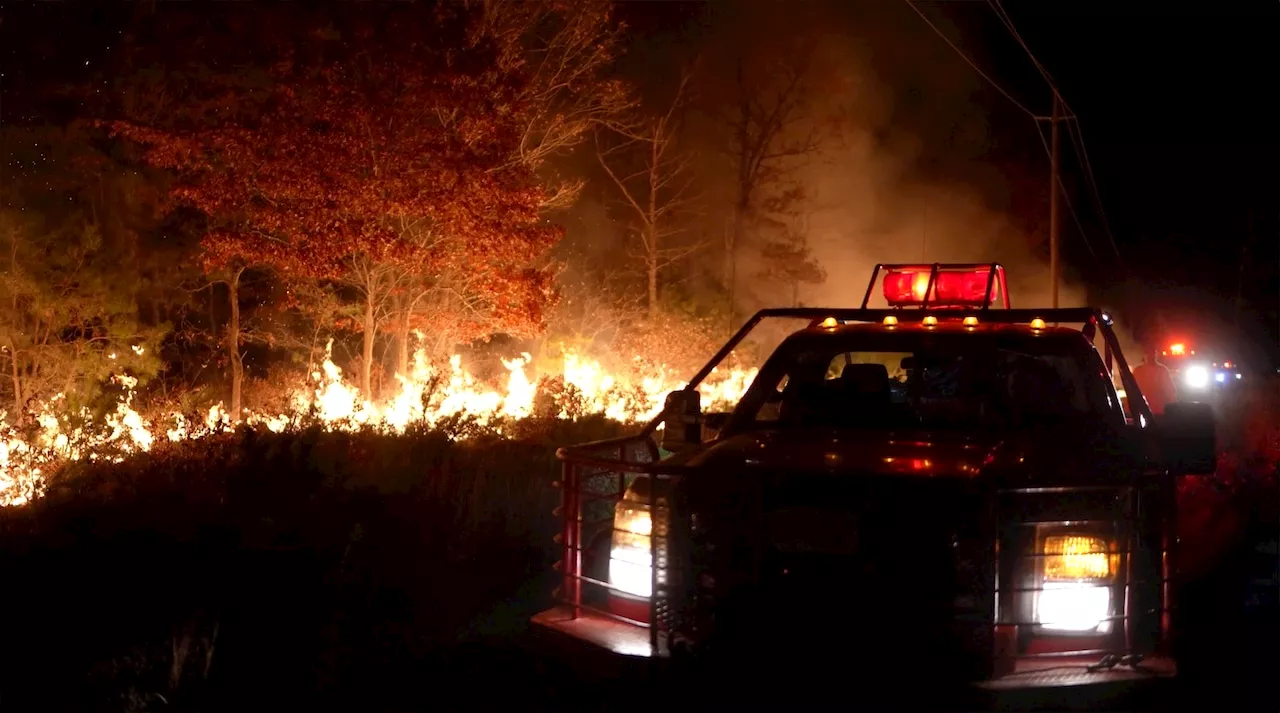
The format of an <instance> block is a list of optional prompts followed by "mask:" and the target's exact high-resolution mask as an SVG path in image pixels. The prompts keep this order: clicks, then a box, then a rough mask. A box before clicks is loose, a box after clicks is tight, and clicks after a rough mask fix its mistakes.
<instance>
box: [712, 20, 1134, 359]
mask: <svg viewBox="0 0 1280 713" xmlns="http://www.w3.org/2000/svg"><path fill="white" fill-rule="evenodd" d="M853 6H859V7H853ZM866 6H871V7H870V8H868V7H866ZM792 7H794V5H788V8H792ZM805 8H806V9H807V11H808V13H809V14H807V15H806V16H799V15H797V16H793V17H790V18H789V19H779V17H778V15H776V14H775V13H774V11H776V10H777V6H765V8H764V10H763V15H764V17H766V18H767V22H766V21H763V20H758V19H757V20H742V22H745V23H748V24H749V25H750V26H751V27H753V28H754V30H755V32H754V39H752V40H747V41H744V40H742V39H741V38H740V34H739V33H741V32H742V29H741V27H740V26H739V27H737V28H735V34H736V35H737V37H738V39H736V43H737V45H738V46H740V47H741V46H749V47H751V48H752V51H756V52H769V51H771V50H772V51H781V52H786V51H789V48H791V47H794V45H791V44H789V43H788V42H786V41H775V40H772V39H771V38H776V37H779V36H781V35H783V34H785V33H784V31H783V30H782V28H783V27H786V26H787V24H791V25H792V28H791V29H792V31H793V32H796V33H799V34H800V35H802V36H806V37H808V38H809V39H808V41H810V42H812V43H813V46H814V47H815V50H814V59H815V61H814V63H813V69H812V70H811V74H810V82H811V84H810V86H809V87H808V89H809V95H808V96H807V97H806V98H805V107H804V113H805V114H806V115H807V116H808V117H810V118H811V120H810V121H806V122H800V123H798V124H797V125H796V126H795V127H794V129H793V135H792V136H784V137H782V138H781V142H786V141H789V140H794V139H795V138H796V136H795V135H794V134H799V133H802V132H810V131H813V130H814V128H815V125H817V124H818V122H825V121H832V120H833V119H834V123H833V126H834V127H835V128H834V130H833V131H831V132H830V133H829V134H828V135H826V136H825V137H824V139H823V141H822V142H821V145H820V150H819V151H818V152H816V153H815V154H814V155H812V156H809V157H804V158H801V159H798V160H797V161H796V162H795V163H793V164H792V165H790V166H788V167H787V169H788V170H789V171H792V172H794V178H795V179H796V181H797V182H798V183H799V184H800V185H801V186H803V187H804V189H805V191H806V193H807V194H808V197H809V205H808V210H807V215H806V216H805V220H804V223H805V227H806V233H807V236H808V243H809V247H810V249H811V250H812V252H813V257H814V259H815V260H816V262H817V263H818V264H820V265H821V266H822V267H823V269H824V270H825V272H826V274H827V279H826V280H825V281H824V282H822V283H820V284H814V285H803V286H802V287H801V289H800V300H801V302H802V303H803V304H807V305H813V306H832V307H836V306H851V305H857V304H860V303H861V301H862V298H863V295H864V293H865V291H866V288H867V281H868V280H869V279H870V276H871V272H872V270H873V268H874V266H875V265H876V264H877V263H902V262H930V263H931V262H992V261H995V262H999V263H1001V264H1003V265H1004V266H1005V267H1006V269H1007V273H1008V279H1009V293H1010V296H1011V299H1012V302H1013V306H1014V307H1028V308H1035V307H1046V308H1047V307H1050V306H1052V304H1053V293H1052V289H1051V280H1050V269H1049V264H1048V252H1049V249H1048V220H1047V215H1036V214H1035V213H1039V212H1041V211H1043V212H1046V213H1047V209H1048V205H1047V202H1048V201H1047V192H1048V185H1047V184H1048V166H1047V157H1045V156H1044V155H1043V153H1041V152H1040V151H1039V150H1036V151H1035V152H1033V153H1022V154H1020V155H1019V156H1017V157H1016V158H1015V159H1014V160H1009V157H1008V156H1007V155H1006V154H1002V153H1001V152H999V151H997V150H996V149H997V147H998V146H999V145H1000V144H1002V143H1008V140H1009V139H1010V138H1011V137H1010V136H1009V135H1010V134H1013V136H1012V139H1014V140H1016V141H1017V142H1018V143H1019V144H1024V145H1027V146H1031V147H1034V148H1036V149H1039V145H1038V139H1037V138H1036V137H1035V134H1034V133H1032V132H1034V131H1036V128H1035V127H1034V126H1033V125H1029V122H1027V121H1026V119H1025V117H1022V116H1018V117H1015V121H1014V122H1003V121H1001V118H1002V117H1001V116H1000V115H998V113H996V112H993V111H992V109H991V108H990V107H986V106H982V105H979V104H978V102H977V99H978V95H977V94H976V90H977V89H979V88H980V83H981V80H980V78H978V77H977V76H976V75H975V74H974V73H973V72H972V70H971V69H970V68H969V67H968V66H966V65H965V64H964V63H963V61H962V60H960V59H959V58H958V57H956V56H955V55H954V54H953V53H952V51H951V50H950V48H948V47H946V46H945V44H944V43H942V41H941V40H940V39H939V38H937V37H936V36H935V35H934V34H933V33H932V31H930V30H929V29H928V28H927V27H926V26H925V25H923V23H921V22H920V21H919V18H918V17H916V16H915V14H914V13H911V12H910V10H909V9H908V8H903V7H902V6H901V5H900V4H898V3H894V4H892V5H890V4H882V3H870V4H865V6H864V5H863V4H859V3H845V4H839V3H836V4H831V5H822V4H818V3H806V4H805ZM953 36H955V35H954V34H953ZM1019 132H1021V133H1019ZM1014 206H1017V207H1018V210H1019V211H1021V212H1014V210H1012V208H1013V207H1014ZM1028 206H1029V207H1030V209H1029V210H1028V209H1027V207H1028ZM1062 218H1063V219H1064V220H1065V218H1066V211H1065V206H1063V212H1062ZM1060 229H1061V231H1062V233H1061V234H1062V236H1063V237H1065V236H1067V235H1068V234H1069V230H1068V226H1067V225H1066V224H1065V223H1063V224H1062V225H1061V226H1060ZM740 260H741V261H742V264H741V265H740V268H739V269H740V272H741V273H743V274H747V275H754V274H757V273H758V272H760V271H761V270H762V269H763V268H764V267H765V265H764V263H763V260H762V258H761V257H760V255H759V253H758V252H754V253H753V252H751V251H748V252H747V253H746V254H744V255H742V256H740ZM751 288H752V289H751V290H750V292H751V293H752V295H751V297H752V298H753V300H752V301H753V302H755V304H754V305H752V306H766V305H779V304H783V305H785V304H789V303H790V299H791V295H790V294H788V293H787V292H785V291H783V290H779V289H778V288H777V286H771V285H768V284H764V283H758V282H757V283H755V284H753V285H751ZM1090 303H1091V302H1090V294H1089V290H1088V289H1087V287H1086V286H1085V285H1084V284H1083V283H1082V282H1080V281H1078V280H1075V279H1073V277H1072V273H1071V270H1070V268H1069V267H1064V268H1063V270H1062V278H1061V279H1060V281H1059V289H1058V304H1059V305H1060V306H1061V307H1082V306H1087V305H1090ZM1104 308H1107V306H1104ZM1110 311H1112V313H1113V314H1115V311H1114V310H1110ZM1117 335H1118V337H1119V339H1120V341H1121V346H1122V348H1123V349H1124V351H1125V353H1126V354H1127V355H1129V358H1130V360H1131V361H1134V360H1136V359H1138V358H1139V354H1140V350H1139V349H1138V347H1137V344H1136V342H1135V340H1134V339H1133V338H1132V336H1131V334H1130V332H1129V330H1128V329H1127V328H1126V326H1125V325H1124V324H1118V325H1117Z"/></svg>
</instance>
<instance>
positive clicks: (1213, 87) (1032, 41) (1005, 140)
mask: <svg viewBox="0 0 1280 713" xmlns="http://www.w3.org/2000/svg"><path fill="white" fill-rule="evenodd" d="M855 6H856V7H855ZM834 7H835V8H836V9H837V12H838V11H839V10H840V9H841V5H840V4H838V3H837V4H836V5H835V6H834ZM917 7H918V8H919V9H920V10H921V11H922V12H923V13H924V14H925V15H926V16H927V17H929V18H930V19H931V20H933V21H934V23H935V24H936V25H937V27H938V29H939V30H941V31H942V32H944V33H946V34H947V35H948V36H949V38H950V39H951V40H952V41H953V42H954V43H955V44H956V45H957V46H958V47H959V48H960V49H961V50H962V51H964V52H965V53H966V54H967V55H968V56H969V57H970V58H971V59H972V60H973V61H974V62H975V63H976V64H977V65H978V66H979V67H981V68H982V69H983V71H985V72H986V73H987V74H988V75H989V76H990V77H991V78H992V79H993V80H995V82H997V83H998V84H999V85H1000V86H1001V88H1002V89H1004V90H1005V91H1006V92H1008V93H1009V94H1010V95H1011V96H1012V97H1013V98H1014V99H1016V100H1017V101H1018V102H1019V103H1020V104H1022V105H1023V106H1025V107H1027V108H1028V109H1029V110H1030V111H1032V112H1034V113H1036V114H1041V115H1048V114H1049V112H1050V97H1051V90H1050V89H1049V87H1048V85H1047V84H1046V82H1045V80H1044V79H1043V78H1042V77H1041V76H1040V74H1039V73H1038V72H1037V70H1036V68H1035V66H1034V65H1033V64H1032V61H1031V59H1030V58H1029V57H1028V56H1027V53H1026V52H1025V51H1024V50H1023V48H1022V47H1021V46H1019V44H1018V43H1017V42H1016V41H1015V40H1014V39H1013V37H1012V35H1011V34H1010V32H1009V30H1008V29H1007V28H1006V27H1005V26H1004V25H1003V24H1002V23H1001V21H1000V19H999V17H998V16H997V14H996V12H995V9H994V8H993V6H992V5H991V4H989V3H988V2H982V1H980V0H934V1H931V2H920V3H917ZM136 9H137V8H136V7H135V8H133V10H130V9H127V8H125V7H124V6H123V5H121V6H114V7H112V8H110V9H103V6H97V8H96V9H93V10H89V9H87V8H86V7H85V6H72V5H67V4H49V5H44V4H30V5H5V6H4V7H3V9H0V15H2V16H3V20H0V47H2V48H3V49H0V53H2V54H0V57H2V62H3V65H0V71H2V72H3V74H4V77H3V80H2V81H3V100H4V102H5V105H4V106H3V107H0V111H3V117H0V120H5V121H14V120H20V119H23V118H26V111H27V102H26V99H28V98H29V97H30V96H32V95H33V94H34V92H35V90H37V89H38V88H41V87H48V86H53V85H56V84H57V83H59V82H65V81H68V80H77V81H80V80H83V79H85V78H86V77H87V76H90V75H91V74H92V73H93V72H94V71H95V70H96V68H97V67H98V66H99V65H100V63H101V62H102V61H103V59H104V58H105V57H106V56H107V54H108V53H109V51H110V48H111V47H112V46H113V45H114V44H115V43H118V41H119V37H120V28H121V27H122V23H123V22H125V21H126V20H127V18H128V14H129V12H131V11H136ZM843 9H845V10H847V11H848V12H847V15H848V16H849V22H850V26H851V27H857V26H866V27H870V28H873V29H874V28H878V27H880V25H879V24H876V23H866V22H861V21H860V20H859V19H858V18H859V17H861V18H863V19H864V20H865V18H867V17H870V16H873V15H874V16H884V17H886V18H890V20H891V22H890V24H892V26H893V27H894V28H895V29H894V30H893V33H896V34H899V35H901V37H893V38H889V39H886V40H885V42H886V44H887V43H889V42H902V43H905V45H906V46H907V47H909V48H911V51H912V52H919V51H922V50H921V48H929V58H930V59H929V61H930V62H934V63H936V62H942V61H946V62H951V63H952V66H949V67H945V68H944V67H939V70H938V71H939V72H940V73H943V72H945V73H946V74H953V73H954V72H955V71H956V69H957V67H960V68H961V69H962V70H963V71H970V70H967V69H966V68H964V67H963V62H964V60H963V59H961V58H960V57H959V56H958V55H956V54H955V53H954V52H953V51H951V49H950V48H948V47H946V46H945V44H944V43H943V41H942V40H941V39H939V38H938V36H937V35H936V34H935V33H934V30H932V29H931V28H930V27H929V26H928V25H927V24H926V23H925V22H924V21H923V20H921V19H920V18H919V17H917V16H915V14H914V13H912V12H911V8H910V7H909V6H907V5H906V4H905V3H904V2H897V1H895V0H874V1H868V2H861V3H849V4H848V5H845V6H843ZM703 10H705V8H703V7H702V6H700V4H698V3H675V2H670V3H636V2H633V3H626V4H625V7H624V8H623V11H622V14H623V16H624V17H625V18H626V19H627V21H628V23H629V24H630V25H631V26H632V28H633V34H634V36H635V37H634V39H633V42H634V43H635V46H636V47H637V48H638V49H644V48H645V47H646V46H648V47H650V48H652V47H657V46H663V45H668V46H669V45H671V44H673V42H674V44H677V45H678V44H680V42H682V41H687V42H693V41H695V39H694V38H695V37H696V29H691V28H693V27H694V26H696V25H697V24H698V22H699V19H698V18H699V17H705V13H704V12H703ZM1005 10H1006V12H1007V13H1008V15H1009V17H1010V19H1011V20H1012V22H1013V23H1014V25H1015V26H1016V27H1017V29H1018V30H1019V31H1020V33H1021V35H1022V37H1023V39H1024V40H1025V41H1026V43H1027V44H1028V45H1029V47H1030V48H1031V50H1032V51H1033V52H1034V53H1035V55H1036V57H1037V58H1038V59H1039V60H1040V61H1041V62H1042V63H1043V65H1044V66H1045V67H1046V69H1047V70H1048V71H1049V73H1050V74H1051V75H1052V76H1053V78H1054V79H1055V80H1056V82H1057V84H1058V86H1059V88H1060V90H1061V92H1062V96H1063V97H1064V99H1065V100H1066V101H1067V103H1068V104H1069V105H1070V107H1071V109H1073V110H1074V112H1075V113H1076V114H1077V116H1078V122H1079V126H1080V128H1081V130H1082V136H1083V140H1084V146H1085V148H1086V149H1087V152H1088V156H1089V159H1090V162H1091V164H1092V169H1093V175H1094V178H1095V179H1096V186H1097V190H1098V196H1099V197H1100V199H1101V200H1100V203H1101V208H1102V210H1100V209H1099V201H1097V200H1095V199H1094V195H1093V189H1092V186H1091V185H1090V183H1089V181H1088V173H1087V172H1086V171H1085V170H1084V168H1083V166H1082V162H1081V161H1080V158H1079V152H1078V151H1077V150H1076V149H1075V146H1074V142H1073V141H1072V138H1071V135H1070V134H1069V133H1067V132H1066V131H1065V125H1064V131H1063V133H1062V144H1061V147H1062V161H1063V163H1062V171H1063V181H1064V183H1065V184H1066V185H1067V188H1068V191H1069V192H1070V195H1071V203H1072V206H1073V208H1074V210H1075V214H1076V216H1075V217H1073V216H1072V215H1071V213H1070V212H1068V211H1066V210H1065V205H1064V211H1063V215H1062V237H1063V253H1064V256H1065V259H1066V260H1067V263H1068V270H1069V271H1070V272H1071V273H1072V274H1073V275H1075V276H1077V277H1078V278H1079V279H1080V280H1082V281H1084V282H1086V283H1087V284H1089V285H1090V287H1091V290H1092V291H1093V293H1094V294H1096V295H1097V296H1098V299H1100V300H1102V301H1104V302H1106V303H1107V304H1112V305H1117V306H1119V307H1121V308H1122V309H1124V308H1126V307H1127V308H1128V312H1129V313H1131V314H1132V319H1133V321H1134V322H1135V323H1136V324H1137V325H1138V328H1139V329H1140V331H1142V332H1144V333H1150V334H1153V335H1156V337H1155V338H1159V339H1165V338H1170V337H1174V336H1176V337H1179V338H1191V339H1193V340H1196V341H1204V340H1220V341H1223V342H1224V343H1225V342H1232V346H1230V347H1223V349H1224V350H1227V351H1238V350H1239V349H1241V347H1239V346H1236V345H1239V344H1243V343H1251V344H1252V345H1253V346H1254V347H1256V348H1258V349H1260V350H1261V351H1262V352H1263V353H1260V354H1258V356H1260V357H1262V356H1264V353H1265V355H1266V357H1267V358H1269V359H1270V360H1272V361H1273V362H1280V308H1278V304H1280V277H1278V273H1280V269H1278V267H1280V254H1278V253H1277V245H1278V244H1280V240H1278V239H1277V236H1278V235H1280V199H1278V196H1280V179H1278V178H1277V172H1276V170H1275V167H1276V165H1277V164H1278V163H1280V150H1278V147H1277V139H1276V136H1275V132H1274V130H1273V127H1274V124H1275V120H1274V112H1273V110H1272V106H1271V101H1272V97H1271V96H1270V95H1271V94H1272V93H1273V92H1274V87H1275V86H1276V77H1275V75H1276V68H1277V67H1280V57H1278V56H1277V55H1278V54H1280V49H1278V48H1277V45H1276V43H1275V42H1274V38H1275V33H1276V30H1277V29H1280V4H1276V3H1250V4H1244V3H1233V4H1231V7H1229V8H1228V7H1225V6H1223V5H1214V6H1212V7H1210V6H1207V5H1193V4H1186V5H1179V4H1176V3H1175V4H1168V3H1102V2H1086V3H1078V2H1066V1H1059V0H1052V1H1045V2H1009V3H1007V4H1006V5H1005ZM868 31H869V32H870V31H872V30H868ZM874 31H875V32H883V30H881V29H874ZM652 54H653V52H652V51H651V52H650V56H652ZM890 61H891V60H890ZM893 71H894V70H893V68H892V67H886V68H885V73H886V75H889V76H892V75H893ZM974 82H975V89H976V90H977V91H976V93H975V97H976V98H975V101H977V102H978V103H979V104H981V105H982V107H983V109H984V110H985V111H986V112H987V115H988V116H987V121H988V123H989V124H990V131H991V132H992V133H993V135H994V136H996V137H997V139H998V141H995V142H993V143H994V144H995V146H994V147H993V150H992V155H991V157H990V160H991V161H992V163H993V164H996V165H999V166H1001V167H1002V170H1004V169H1005V168H1006V167H1007V170H1008V171H1009V172H1010V173H1013V172H1015V171H1016V172H1017V173H1019V174H1020V177H1019V180H1021V181H1022V183H1023V185H1030V186H1031V187H1032V189H1028V190H1027V193H1028V195H1030V196H1031V198H1030V199H1027V200H1025V201H1023V202H1022V203H1021V204H1019V203H1018V202H1017V201H1014V205H1013V206H1012V207H1013V212H1015V213H1018V214H1021V215H1022V217H1024V218H1026V219H1027V220H1028V221H1031V219H1032V218H1034V219H1035V220H1038V221H1040V222H1041V223H1042V222H1043V221H1044V219H1045V216H1044V215H1043V214H1047V209H1046V206H1045V192H1044V191H1043V190H1033V189H1034V187H1035V184H1036V182H1039V181H1042V182H1043V183H1044V184H1046V185H1047V182H1048V177H1047V173H1048V161H1047V158H1046V157H1045V153H1044V150H1043V147H1042V146H1041V145H1040V144H1039V142H1038V138H1037V136H1036V133H1035V122H1034V120H1033V119H1032V118H1031V117H1029V116H1028V115H1027V114H1025V113H1024V112H1023V111H1022V110H1021V109H1020V108H1018V107H1017V106H1015V105H1014V104H1013V103H1012V102H1011V101H1009V100H1008V99H1007V98H1006V97H1004V96H1002V95H1001V93H1000V92H998V91H997V90H995V89H993V88H992V87H991V86H990V85H988V84H987V83H986V82H985V81H983V80H981V79H978V78H975V79H974ZM919 90H920V91H926V92H927V91H929V87H927V86H924V87H921V88H920V89H919ZM1044 128H1046V129H1047V126H1045V127H1044ZM1046 133H1047V131H1046ZM1103 211H1105V216H1106V221H1105V223H1104V220H1103V218H1102V215H1103ZM1076 218H1078V220H1079V223H1080V225H1081V226H1082V227H1083V229H1084V236H1083V238H1082V235H1081V232H1080V229H1079V228H1078V227H1077V225H1076ZM1032 222H1034V221H1032ZM1108 227H1109V230H1108V229H1107V228H1108ZM1112 239H1114V245H1115V249H1113V247H1112ZM1086 240H1087V243H1088V246H1086ZM1246 245H1247V248H1246ZM1242 249H1246V253H1245V258H1244V266H1245V270H1244V277H1243V279H1242V278H1241V271H1240V265H1241V255H1242ZM1117 250H1118V253H1119V255H1118V256H1117ZM1240 286H1242V290H1241V292H1242V297H1243V307H1244V309H1243V312H1242V324H1243V325H1244V331H1243V338H1242V336H1241V334H1242V333H1240V332H1233V331H1232V330H1230V329H1227V328H1225V327H1224V326H1223V325H1226V324H1228V323H1230V322H1231V321H1232V320H1233V319H1234V318H1235V312H1236V293H1237V289H1238V287H1240ZM1246 351H1247V350H1246ZM1241 356H1244V355H1241Z"/></svg>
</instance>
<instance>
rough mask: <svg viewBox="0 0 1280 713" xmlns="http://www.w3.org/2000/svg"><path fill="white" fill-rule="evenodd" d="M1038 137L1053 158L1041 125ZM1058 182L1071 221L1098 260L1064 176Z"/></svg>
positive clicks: (1038, 127) (1086, 246) (1037, 128)
mask: <svg viewBox="0 0 1280 713" xmlns="http://www.w3.org/2000/svg"><path fill="white" fill-rule="evenodd" d="M1036 136H1038V137H1039V138H1040V145H1041V146H1043V147H1044V153H1045V155H1046V156H1049V157H1050V159H1052V157H1053V150H1052V149H1050V148H1049V142H1048V141H1045V138H1044V132H1043V131H1041V130H1040V125H1039V124H1038V123H1037V124H1036ZM1055 178H1056V179H1057V182H1058V190H1059V191H1061V192H1062V198H1063V200H1065V201H1066V202H1067V212H1069V213H1071V219H1072V220H1073V221H1075V224H1076V230H1078V231H1080V239H1081V240H1083V241H1084V246H1085V248H1086V249H1087V250H1088V251H1089V255H1090V256H1091V257H1092V258H1093V259H1094V260H1097V259H1098V253H1096V252H1094V250H1093V245H1092V244H1091V243H1090V242H1089V236H1088V235H1087V234H1086V233H1085V232H1084V225H1083V224H1082V223H1081V222H1080V214H1078V213H1076V208H1075V206H1074V205H1072V204H1071V194H1069V193H1067V187H1066V186H1065V185H1063V183H1062V176H1061V175H1058V176H1055Z"/></svg>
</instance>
